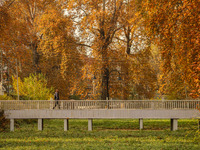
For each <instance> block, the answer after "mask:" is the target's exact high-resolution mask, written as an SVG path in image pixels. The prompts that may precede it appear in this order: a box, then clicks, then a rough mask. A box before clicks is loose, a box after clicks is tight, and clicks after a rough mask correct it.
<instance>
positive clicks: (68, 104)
mask: <svg viewBox="0 0 200 150" xmlns="http://www.w3.org/2000/svg"><path fill="white" fill-rule="evenodd" d="M59 105H60V109H61V110H77V109H200V100H59ZM54 106H55V101H53V100H51V101H50V100H0V110H24V109H53V107H54ZM55 109H56V110H57V109H59V107H58V106H56V108H55Z"/></svg>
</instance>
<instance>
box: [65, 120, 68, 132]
mask: <svg viewBox="0 0 200 150" xmlns="http://www.w3.org/2000/svg"><path fill="white" fill-rule="evenodd" d="M68 130H69V119H64V131H68Z"/></svg>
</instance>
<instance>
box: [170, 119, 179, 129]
mask: <svg viewBox="0 0 200 150" xmlns="http://www.w3.org/2000/svg"><path fill="white" fill-rule="evenodd" d="M176 130H178V119H177V118H175V119H174V118H173V119H171V131H176Z"/></svg>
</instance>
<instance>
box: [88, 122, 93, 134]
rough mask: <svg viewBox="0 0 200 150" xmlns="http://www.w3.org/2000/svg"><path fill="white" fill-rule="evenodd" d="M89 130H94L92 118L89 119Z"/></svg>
mask: <svg viewBox="0 0 200 150" xmlns="http://www.w3.org/2000/svg"><path fill="white" fill-rule="evenodd" d="M88 131H92V119H88Z"/></svg>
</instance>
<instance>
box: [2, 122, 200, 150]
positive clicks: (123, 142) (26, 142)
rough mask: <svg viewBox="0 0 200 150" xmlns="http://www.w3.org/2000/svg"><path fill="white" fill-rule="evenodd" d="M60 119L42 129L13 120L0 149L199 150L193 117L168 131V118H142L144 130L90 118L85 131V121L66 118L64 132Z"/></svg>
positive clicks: (122, 123) (131, 123) (132, 123)
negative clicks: (91, 120) (67, 124)
mask: <svg viewBox="0 0 200 150" xmlns="http://www.w3.org/2000/svg"><path fill="white" fill-rule="evenodd" d="M63 122H64V121H63V120H62V119H59V120H57V119H55V120H47V119H46V120H44V130H43V131H38V130H37V121H35V122H32V123H27V122H22V121H20V120H17V121H16V122H15V131H14V132H10V131H9V129H8V130H7V131H6V132H2V133H0V149H6V150H8V149H40V150H43V149H48V150H49V149H77V150H79V149H84V150H90V149H94V150H97V149H106V150H107V149H108V150H111V149H115V150H118V149H124V150H125V149H128V150H129V149H134V150H135V149H138V150H140V149H141V150H146V149H147V150H149V149H152V150H155V149H158V150H161V149H162V150H179V149H180V150H183V149H188V150H192V149H194V150H199V149H200V144H199V142H200V135H199V132H197V128H198V126H197V120H179V121H178V131H170V120H148V119H144V130H141V131H140V130H138V128H139V122H138V120H136V119H135V120H131V119H124V120H110V119H108V120H106V119H105V120H93V131H87V128H88V126H87V124H88V122H87V120H78V119H72V120H69V131H65V132H64V125H63Z"/></svg>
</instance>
